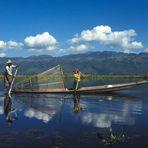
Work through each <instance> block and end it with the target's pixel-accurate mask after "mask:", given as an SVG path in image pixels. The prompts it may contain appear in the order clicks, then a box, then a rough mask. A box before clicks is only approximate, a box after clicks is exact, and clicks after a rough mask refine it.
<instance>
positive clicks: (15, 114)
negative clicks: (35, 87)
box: [0, 84, 148, 148]
mask: <svg viewBox="0 0 148 148" xmlns="http://www.w3.org/2000/svg"><path fill="white" fill-rule="evenodd" d="M10 109H11V110H10ZM6 116H7V117H9V119H8V118H7V119H8V120H6ZM147 134H148V85H147V84H145V85H143V86H139V87H135V88H132V89H129V90H124V91H120V92H116V93H112V94H104V95H75V96H74V95H53V94H52V95H49V94H48V95H47V94H42V95H41V94H40V95H27V94H23V95H13V97H12V99H11V100H10V99H8V97H6V96H5V95H4V92H3V87H2V84H0V148H3V147H4V148H5V147H6V148H7V147H12V148H13V147H15V148H20V147H21V148H26V147H27V148H32V147H37V148H55V147H56V148H59V147H60V148H104V147H109V148H119V147H120V148H139V147H141V148H147V147H148V138H147Z"/></svg>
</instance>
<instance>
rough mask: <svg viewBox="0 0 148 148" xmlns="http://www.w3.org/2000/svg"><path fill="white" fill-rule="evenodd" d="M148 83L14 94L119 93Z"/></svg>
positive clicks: (28, 91)
mask: <svg viewBox="0 0 148 148" xmlns="http://www.w3.org/2000/svg"><path fill="white" fill-rule="evenodd" d="M145 83H148V81H146V80H145V81H138V82H130V83H122V84H110V85H102V86H89V87H81V88H79V89H78V90H76V91H74V90H69V89H67V88H65V89H42V90H33V89H32V90H30V89H15V90H13V93H69V94H70V93H71V94H72V93H74V92H76V93H80V94H85V93H105V92H112V91H119V90H123V89H127V88H131V87H134V86H137V85H142V84H145Z"/></svg>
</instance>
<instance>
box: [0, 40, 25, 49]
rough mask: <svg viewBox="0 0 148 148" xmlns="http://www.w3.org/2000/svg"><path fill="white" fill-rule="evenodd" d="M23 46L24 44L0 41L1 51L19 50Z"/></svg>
mask: <svg viewBox="0 0 148 148" xmlns="http://www.w3.org/2000/svg"><path fill="white" fill-rule="evenodd" d="M22 46H23V44H22V43H19V42H18V43H17V42H15V41H8V42H5V41H0V49H5V50H7V49H19V48H21V47H22Z"/></svg>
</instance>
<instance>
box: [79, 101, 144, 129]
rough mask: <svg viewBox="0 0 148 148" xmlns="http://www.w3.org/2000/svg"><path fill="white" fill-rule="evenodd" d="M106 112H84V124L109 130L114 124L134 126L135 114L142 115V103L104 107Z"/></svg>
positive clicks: (128, 102)
mask: <svg viewBox="0 0 148 148" xmlns="http://www.w3.org/2000/svg"><path fill="white" fill-rule="evenodd" d="M100 105H103V106H104V110H100V111H99V112H90V111H87V112H84V113H83V115H82V118H81V120H82V123H84V124H90V125H92V126H94V127H100V128H108V127H111V125H112V123H117V124H126V125H134V124H135V121H136V117H135V116H134V114H137V115H139V114H141V112H142V103H141V102H134V104H133V103H132V102H130V101H126V102H125V103H123V104H121V105H118V106H116V105H115V106H114V105H113V104H110V105H107V104H106V105H104V104H103V103H102V104H100Z"/></svg>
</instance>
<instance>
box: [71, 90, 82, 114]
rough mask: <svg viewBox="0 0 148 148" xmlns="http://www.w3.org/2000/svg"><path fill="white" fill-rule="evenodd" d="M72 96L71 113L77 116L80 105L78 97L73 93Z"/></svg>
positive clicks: (80, 108)
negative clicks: (72, 105)
mask: <svg viewBox="0 0 148 148" xmlns="http://www.w3.org/2000/svg"><path fill="white" fill-rule="evenodd" d="M73 96H74V98H73V101H74V107H73V111H74V113H75V114H78V113H79V112H80V111H81V110H82V107H81V105H80V95H79V94H75V93H74V95H73Z"/></svg>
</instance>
